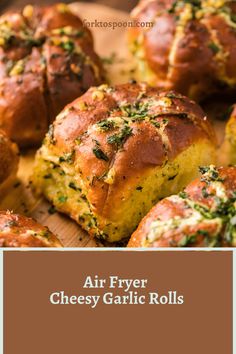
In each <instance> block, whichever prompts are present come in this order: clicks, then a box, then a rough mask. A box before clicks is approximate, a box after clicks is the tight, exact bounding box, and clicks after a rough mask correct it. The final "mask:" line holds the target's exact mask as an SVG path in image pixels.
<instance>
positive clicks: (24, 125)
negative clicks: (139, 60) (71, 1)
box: [0, 4, 102, 146]
mask: <svg viewBox="0 0 236 354" xmlns="http://www.w3.org/2000/svg"><path fill="white" fill-rule="evenodd" d="M101 76H102V68H101V63H100V60H99V58H98V56H97V55H96V54H95V52H94V49H93V38H92V35H91V33H90V31H89V30H88V29H87V28H85V27H84V26H83V23H82V21H81V20H80V19H79V18H78V17H77V16H75V15H73V14H72V13H71V11H70V9H69V7H68V6H67V5H64V4H58V5H54V6H51V7H45V8H40V7H33V6H30V5H28V6H26V7H25V8H24V10H23V11H21V12H12V13H6V14H4V15H2V16H1V17H0V128H1V129H3V130H5V131H6V132H7V133H8V135H9V136H10V137H11V138H12V139H13V140H14V141H16V142H17V143H19V145H20V146H29V145H35V144H39V143H40V142H41V141H42V139H43V137H44V135H45V134H46V132H47V130H48V126H49V124H50V123H51V122H52V120H54V119H55V117H56V115H57V114H58V113H59V112H60V111H61V109H62V108H64V106H65V105H66V104H67V103H69V102H71V101H72V100H74V99H75V98H76V97H78V96H80V95H81V94H82V93H84V92H85V91H86V90H87V89H88V88H89V87H90V86H92V85H98V84H100V83H101V81H102V79H101Z"/></svg>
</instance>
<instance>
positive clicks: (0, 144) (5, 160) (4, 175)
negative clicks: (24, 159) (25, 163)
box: [0, 130, 19, 196]
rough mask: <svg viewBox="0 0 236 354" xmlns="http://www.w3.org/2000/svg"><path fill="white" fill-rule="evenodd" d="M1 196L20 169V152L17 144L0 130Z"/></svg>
mask: <svg viewBox="0 0 236 354" xmlns="http://www.w3.org/2000/svg"><path fill="white" fill-rule="evenodd" d="M0 161H1V167H0V196H1V195H2V194H3V193H4V192H5V191H6V190H7V188H8V187H9V186H10V185H11V183H12V182H13V181H14V179H15V177H16V173H17V169H18V162H19V152H18V148H17V146H16V144H15V143H13V142H11V141H10V140H9V139H8V137H7V136H6V134H5V133H4V132H3V131H1V130H0Z"/></svg>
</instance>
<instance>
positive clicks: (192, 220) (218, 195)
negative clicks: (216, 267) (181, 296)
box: [128, 165, 236, 247]
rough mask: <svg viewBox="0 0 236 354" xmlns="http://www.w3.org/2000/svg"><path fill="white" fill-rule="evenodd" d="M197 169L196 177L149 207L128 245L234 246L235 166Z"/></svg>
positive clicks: (235, 223)
mask: <svg viewBox="0 0 236 354" xmlns="http://www.w3.org/2000/svg"><path fill="white" fill-rule="evenodd" d="M200 171H201V178H200V179H197V180H195V181H194V182H192V183H190V184H189V185H188V187H187V188H186V189H185V190H184V191H183V192H180V193H179V194H178V195H172V196H171V197H168V198H165V199H163V200H162V201H160V202H159V203H158V204H157V205H156V206H155V207H153V208H152V210H151V211H150V212H149V213H148V214H147V216H146V217H145V218H144V219H143V220H142V222H141V223H140V225H139V227H138V229H137V230H136V231H135V232H134V233H133V235H132V236H131V239H130V241H129V243H128V247H231V246H233V247H235V246H236V167H228V168H216V167H214V166H213V165H211V166H209V167H202V168H200Z"/></svg>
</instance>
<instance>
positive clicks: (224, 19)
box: [129, 0, 236, 99]
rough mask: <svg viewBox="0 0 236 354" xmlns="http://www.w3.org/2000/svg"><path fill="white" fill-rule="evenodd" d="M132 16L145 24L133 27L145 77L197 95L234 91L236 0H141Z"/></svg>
mask: <svg viewBox="0 0 236 354" xmlns="http://www.w3.org/2000/svg"><path fill="white" fill-rule="evenodd" d="M131 17H132V19H133V20H135V21H137V22H140V23H141V22H147V24H146V26H144V25H143V26H141V25H140V26H135V27H132V28H130V31H129V41H130V47H131V51H132V53H133V54H134V57H135V58H136V59H137V64H138V75H139V78H140V79H141V80H145V81H147V82H149V83H150V84H152V85H155V86H156V85H157V86H158V87H161V88H164V89H168V90H169V89H174V90H177V91H179V92H181V93H183V94H185V95H187V96H189V97H191V98H193V99H201V98H204V97H206V95H209V94H212V93H215V92H219V91H220V92H223V91H224V92H226V91H227V90H229V91H232V90H234V91H235V88H236V65H235V60H236V2H235V1H228V0H192V1H191V0H190V1H185V0H179V1H175V0H141V1H140V3H139V4H138V5H137V7H136V8H135V9H134V10H133V11H132V13H131ZM149 22H150V24H149ZM151 23H152V24H153V25H151ZM141 24H142V23H141Z"/></svg>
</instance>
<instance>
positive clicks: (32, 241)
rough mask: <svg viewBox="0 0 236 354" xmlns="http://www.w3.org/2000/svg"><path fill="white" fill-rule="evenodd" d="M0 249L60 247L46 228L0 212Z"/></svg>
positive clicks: (21, 216)
mask: <svg viewBox="0 0 236 354" xmlns="http://www.w3.org/2000/svg"><path fill="white" fill-rule="evenodd" d="M0 247H62V245H61V243H60V241H59V240H58V239H57V237H56V236H54V235H53V234H52V233H51V232H50V231H49V229H48V228H47V227H45V226H42V225H40V224H38V223H37V222H36V221H35V220H33V219H31V218H28V217H25V216H23V215H18V214H13V213H11V212H9V211H0Z"/></svg>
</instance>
